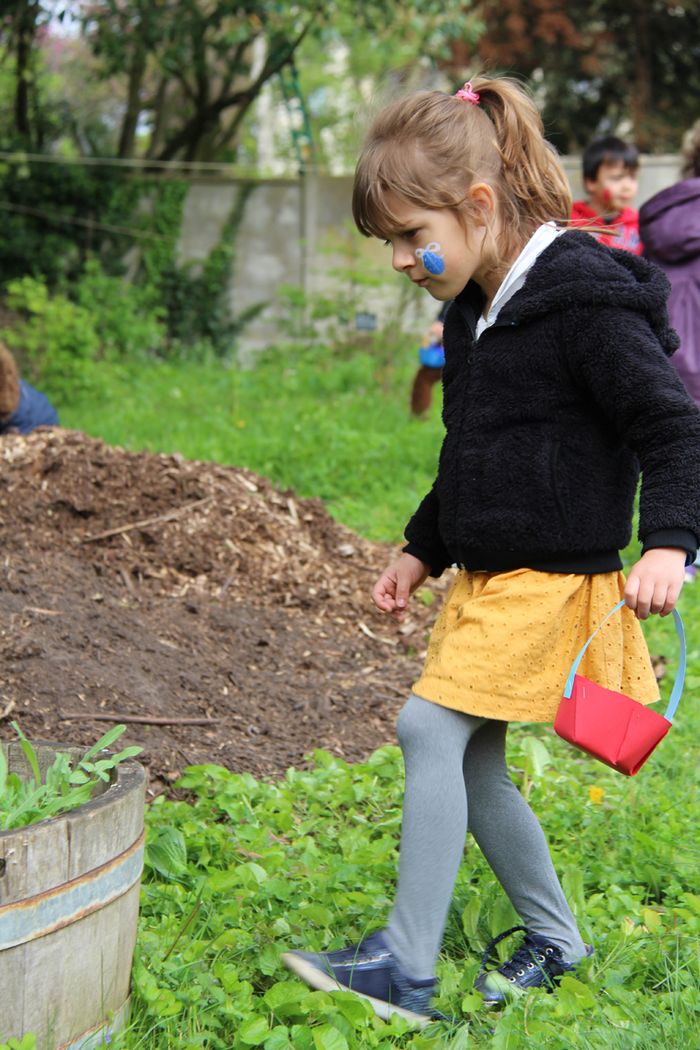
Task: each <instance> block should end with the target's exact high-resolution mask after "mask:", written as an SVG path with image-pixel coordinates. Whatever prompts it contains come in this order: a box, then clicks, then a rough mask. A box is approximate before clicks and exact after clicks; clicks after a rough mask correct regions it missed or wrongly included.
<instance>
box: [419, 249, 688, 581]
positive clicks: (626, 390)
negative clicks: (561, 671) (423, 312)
mask: <svg viewBox="0 0 700 1050" xmlns="http://www.w3.org/2000/svg"><path fill="white" fill-rule="evenodd" d="M668 292H669V285H668V282H667V281H666V278H665V276H664V274H663V273H662V272H661V270H659V269H658V268H657V267H655V266H653V265H652V264H650V263H648V262H647V261H646V260H644V259H642V258H640V257H638V256H635V255H631V254H630V253H629V252H624V251H619V250H616V249H609V248H606V247H604V246H603V245H601V244H599V243H598V242H597V241H596V240H595V239H594V238H593V237H591V236H590V234H588V233H583V232H579V231H567V232H566V233H565V234H563V235H562V236H561V237H558V238H557V239H556V240H555V241H554V242H553V243H552V244H551V245H549V247H547V248H546V249H545V250H544V251H543V252H542V254H541V255H540V256H539V258H538V259H537V260H536V262H535V264H534V266H533V267H532V269H531V270H530V272H529V274H528V276H527V280H526V282H525V284H524V285H523V287H522V288H521V289H520V290H519V291H518V292H516V294H515V295H514V296H513V297H512V298H511V299H510V300H509V301H508V302H507V303H506V304H505V305H504V307H503V309H502V310H501V312H500V314H499V315H498V319H497V320H496V323H495V324H494V325H493V326H491V327H490V328H487V329H486V330H485V331H484V332H483V333H482V334H481V336H480V337H479V339H475V330H476V322H477V319H478V317H479V315H480V313H481V310H482V308H483V303H484V296H483V293H482V292H481V289H480V288H479V287H478V285H476V284H475V283H474V282H471V281H470V282H469V284H468V285H467V286H466V288H465V289H464V290H463V291H462V292H461V293H460V295H459V296H458V297H457V298H456V299H455V301H454V303H453V305H452V306H451V307H450V309H449V311H448V314H447V318H446V321H445V331H444V336H443V342H444V347H445V369H444V372H443V391H444V400H443V421H444V424H445V429H446V434H445V438H444V441H443V445H442V450H441V453H440V462H439V468H438V474H437V478H436V480H435V482H434V484H433V487H432V490H431V491H430V492H429V493H428V495H427V496H426V497H425V499H424V500H423V501H422V503H421V504H420V506H419V507H418V510H417V511H416V513H415V514H414V515H413V517H412V518H411V520H410V522H409V523H408V526H407V527H406V539H407V540H408V544H407V546H406V547H405V548H404V550H406V551H408V552H409V553H410V554H414V555H416V557H418V558H420V559H421V560H422V561H424V562H425V563H426V564H427V565H430V567H431V572H432V575H434V576H439V575H440V573H441V572H442V571H443V570H444V569H445V568H446V567H447V566H448V565H451V564H452V563H453V562H457V563H458V564H460V565H462V566H463V567H464V568H467V569H473V570H478V569H481V570H487V571H491V572H499V571H505V570H509V569H515V568H523V567H527V568H532V569H540V570H543V571H548V572H567V573H568V572H573V573H594V572H609V571H612V570H614V569H619V568H620V567H621V565H622V563H621V561H620V556H619V550H620V548H622V547H625V546H626V545H627V543H628V542H629V540H630V535H631V523H632V511H633V503H634V495H635V490H636V486H637V481H638V476H639V470H640V467H641V472H642V488H641V501H640V524H639V537H640V539H641V541H642V544H643V549H644V550H648V549H650V548H652V547H681V548H683V549H684V550H686V552H687V556H688V560H692V558H693V557H694V556H695V550H696V548H697V546H698V542H699V538H700V412H698V409H697V408H696V406H695V404H694V402H693V401H692V400H691V398H690V397H689V395H688V394H687V393H686V391H685V388H684V386H683V384H682V382H681V380H680V379H679V377H678V374H677V372H676V371H675V369H674V368H673V366H672V365H671V363H670V361H669V359H668V358H669V356H670V355H671V354H672V353H673V351H674V350H675V349H676V348H677V346H678V337H677V336H676V333H675V332H674V331H673V329H671V328H670V327H669V323H668V315H667V311H666V299H667V297H668Z"/></svg>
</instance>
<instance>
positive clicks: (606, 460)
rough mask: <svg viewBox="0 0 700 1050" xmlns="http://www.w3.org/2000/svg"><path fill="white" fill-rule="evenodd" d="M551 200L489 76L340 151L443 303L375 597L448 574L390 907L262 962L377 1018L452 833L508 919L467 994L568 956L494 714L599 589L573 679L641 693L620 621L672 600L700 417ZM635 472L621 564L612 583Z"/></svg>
mask: <svg viewBox="0 0 700 1050" xmlns="http://www.w3.org/2000/svg"><path fill="white" fill-rule="evenodd" d="M570 207H571V200H570V195H569V188H568V185H567V182H566V178H565V176H564V173H563V171H562V168H561V166H560V164H559V162H558V160H557V158H556V156H555V153H554V151H553V150H552V148H551V147H550V146H549V144H548V143H547V142H546V141H545V140H544V138H543V132H542V124H541V121H540V119H539V116H538V113H537V110H536V109H535V107H534V105H533V103H532V102H531V101H530V99H529V97H528V96H527V95H526V94H525V92H524V91H523V90H522V89H521V88H520V87H519V85H518V84H516V83H514V82H512V81H509V80H507V79H491V78H480V79H479V80H477V81H475V83H474V84H473V85H472V84H466V85H465V87H464V88H463V89H462V90H460V91H458V92H457V94H456V95H455V96H450V95H445V94H442V93H440V92H427V93H420V94H417V95H413V96H411V97H408V98H405V99H403V100H401V101H398V102H396V103H394V104H393V105H391V106H389V107H388V109H386V110H385V111H384V112H382V113H381V114H380V115H379V116H378V118H377V119H376V120H375V122H374V125H373V127H372V128H371V130H370V133H369V136H368V139H367V142H366V145H365V147H364V150H363V152H362V155H361V157H360V161H359V164H358V167H357V172H356V176H355V186H354V197H353V211H354V216H355V221H356V223H357V225H358V227H359V229H360V230H361V232H362V233H364V234H366V235H367V236H375V237H381V238H383V239H385V240H386V241H387V243H388V245H390V247H391V252H392V264H393V266H394V269H396V270H398V271H399V272H400V273H403V274H405V275H406V277H407V278H408V279H409V280H411V281H414V282H415V283H416V284H419V285H421V286H422V287H425V288H427V289H428V291H429V292H430V293H431V295H432V296H433V297H434V298H435V299H438V300H441V301H446V300H448V299H451V298H454V299H455V302H454V303H453V304H452V305H451V306H450V308H449V310H448V313H447V317H446V320H445V331H444V346H445V357H446V361H445V369H444V375H443V386H444V410H443V418H444V423H445V430H446V433H445V438H444V442H443V446H442V450H441V453H440V461H439V468H438V473H437V478H436V480H435V482H434V484H433V486H432V489H431V490H430V492H429V493H428V494H427V495H426V497H425V498H424V499H423V501H422V503H421V504H420V506H419V507H418V509H417V511H416V513H415V514H414V515H413V517H412V518H411V520H410V522H409V523H408V526H407V528H406V539H407V540H408V543H407V545H406V547H404V549H403V552H402V553H401V555H400V556H399V557H398V559H397V560H396V561H394V562H393V564H392V565H390V566H389V567H388V568H387V569H386V570H385V572H384V573H383V574H382V575H381V577H380V579H379V580H378V582H377V583H376V585H375V588H374V591H373V599H374V601H375V603H376V605H377V606H378V607H379V608H380V609H382V610H383V611H385V612H387V613H389V614H391V615H393V616H395V617H398V618H400V617H401V616H402V614H403V613H404V611H405V608H406V604H407V602H408V599H409V596H410V595H411V594H412V593H413V592H414V591H415V590H416V588H417V587H419V586H420V585H421V584H422V583H423V582H424V580H425V579H426V577H427V576H429V575H432V576H439V575H440V573H442V572H443V570H444V569H445V568H446V567H447V566H449V565H452V564H454V563H456V564H457V566H458V568H459V572H458V573H457V576H456V579H455V582H454V584H453V587H452V589H451V591H450V593H449V595H448V597H447V599H446V602H445V605H444V608H443V609H442V612H441V613H440V616H439V618H438V621H437V623H436V625H435V628H434V630H433V633H432V636H431V639H430V644H429V647H428V654H427V659H426V663H425V667H424V669H423V673H422V675H421V677H420V678H419V680H418V681H417V682H416V683H415V685H414V688H413V695H411V697H410V698H409V700H408V703H407V704H406V706H405V707H404V709H403V711H402V712H401V714H400V716H399V720H398V735H399V740H400V743H401V746H402V749H403V754H404V761H405V767H406V791H405V800H404V815H403V826H402V834H401V854H400V866H399V879H398V890H397V896H396V903H395V905H394V908H393V910H392V912H391V914H390V916H389V919H388V922H387V923H386V925H385V927H384V928H383V929H381V930H379V931H377V932H375V933H373V934H371V935H370V936H369V937H367V938H366V939H365V940H363V941H361V942H360V943H359V944H355V945H352V946H350V947H349V948H347V949H344V950H341V951H335V952H326V953H321V954H313V953H308V952H289V953H287V955H286V956H284V960H285V963H286V965H287V966H289V967H290V968H291V969H292V970H294V971H295V972H296V973H298V974H299V975H300V976H301V977H302V978H303V979H304V980H305V981H306V982H307V983H308V984H310V985H311V986H312V987H314V988H321V989H333V988H337V987H338V986H341V987H347V988H352V990H354V991H356V992H358V993H359V994H361V995H364V996H366V997H367V998H369V999H370V1000H371V1002H372V1005H373V1006H374V1008H375V1010H376V1011H377V1013H379V1014H380V1016H384V1017H388V1016H389V1015H390V1014H391V1013H392V1012H398V1013H402V1014H403V1015H405V1016H408V1017H409V1018H411V1019H413V1020H417V1021H419V1022H421V1021H426V1020H427V1019H428V1018H430V1017H431V1016H433V1011H432V1009H431V1005H430V1003H431V998H432V996H433V994H434V991H435V976H434V973H435V964H436V960H437V957H438V952H439V949H440V944H441V939H442V934H443V929H444V925H445V921H446V917H447V912H448V908H449V904H450V899H451V895H452V891H453V887H454V882H455V878H456V875H457V870H458V867H459V864H460V859H461V855H462V850H463V846H464V841H465V835H466V832H467V830H469V831H471V833H472V835H473V836H474V838H475V839H476V841H477V843H478V844H479V846H480V848H481V850H482V852H483V853H484V855H485V857H486V859H487V860H488V863H489V864H490V866H491V868H492V869H493V871H494V873H495V875H496V877H497V879H498V880H499V882H500V883H501V885H502V886H503V889H504V890H505V892H506V893H507V895H508V897H509V898H510V901H511V902H512V904H513V907H514V908H515V910H516V912H517V913H518V914H519V915H520V917H521V919H522V923H523V925H522V927H516V928H515V930H521V931H522V932H523V933H524V937H523V939H522V941H521V943H520V944H519V945H518V946H517V947H516V950H515V951H514V954H513V955H512V957H511V958H510V959H509V961H508V962H506V963H504V964H503V965H501V966H498V967H497V968H495V969H492V970H490V971H486V972H484V971H483V970H482V973H481V974H480V976H479V977H478V979H477V982H476V987H477V989H478V990H479V991H480V992H481V993H482V994H483V996H484V1000H485V1001H486V1002H487V1003H502V1002H503V1001H504V1000H505V998H506V997H507V996H508V995H512V994H515V995H517V994H521V993H522V992H524V991H525V990H526V989H529V988H532V987H536V986H539V985H545V986H551V984H552V982H553V981H556V980H557V979H558V978H559V977H560V976H561V975H562V974H564V973H566V972H567V971H569V970H572V969H573V968H574V967H575V966H576V964H577V963H578V962H579V961H580V960H582V959H583V958H584V957H585V956H587V955H590V954H591V953H592V951H593V949H592V947H591V946H589V945H586V944H584V942H583V940H582V938H581V935H580V933H579V930H578V928H577V925H576V921H575V919H574V916H573V914H572V912H571V909H570V908H569V905H568V904H567V902H566V899H565V897H564V894H563V892H562V889H561V886H560V884H559V880H558V878H557V875H556V873H555V871H554V868H553V865H552V861H551V858H550V854H549V850H548V847H547V843H546V841H545V838H544V835H543V833H542V829H541V828H540V825H539V824H538V822H537V819H536V817H535V816H534V814H533V813H532V811H531V810H530V808H529V806H528V804H527V802H526V801H525V799H524V798H523V796H522V795H521V794H520V793H519V791H518V790H517V789H516V787H515V785H514V784H513V783H512V781H511V780H510V777H509V776H508V772H507V767H506V761H505V756H504V747H505V737H506V729H507V726H508V722H511V721H516V722H518V721H528V722H551V721H552V720H553V718H554V715H555V712H556V709H557V706H558V703H559V700H560V698H561V695H562V690H563V685H564V682H565V679H566V675H567V672H568V670H569V667H570V665H571V663H572V661H573V659H574V657H575V655H576V654H577V652H578V651H579V649H580V648H581V646H582V645H583V643H584V641H585V640H586V638H587V637H588V635H589V634H590V633H591V632H592V631H593V629H594V628H595V627H596V626H597V625H598V624H599V623H600V621H601V620H602V619H603V617H604V616H605V614H606V613H607V612H608V611H609V610H610V609H611V608H612V607H613V605H615V604H616V603H617V602H618V601H619V600H620V599H621V598H622V596H623V595H624V597H625V599H626V602H627V605H626V607H625V608H624V609H623V610H622V612H621V613H618V614H616V616H615V617H613V618H612V619H611V620H610V621H609V622H608V624H607V625H606V627H605V628H604V630H603V631H601V633H600V634H599V635H598V636H597V637H596V639H595V641H594V642H593V643H592V644H591V646H590V647H589V648H588V650H587V652H586V655H585V657H584V665H582V667H581V668H580V671H581V673H582V674H585V675H586V677H588V678H591V679H593V680H594V681H596V682H598V683H600V684H601V685H604V686H606V687H607V688H609V689H615V690H619V691H620V692H626V693H630V694H632V695H634V696H635V698H637V699H638V700H640V701H642V702H644V703H652V702H653V701H655V700H656V699H658V691H657V688H656V682H655V679H654V675H653V673H652V669H651V666H650V661H649V655H648V652H647V650H646V646H645V643H644V639H643V636H642V632H641V629H640V626H639V624H638V622H637V618H639V619H645V618H646V617H647V616H648V615H649V613H650V612H653V613H661V614H662V615H666V614H668V613H669V612H670V611H671V610H672V609H673V607H674V605H675V603H676V601H677V599H678V595H679V593H680V590H681V586H682V584H683V579H684V567H685V565H686V563H690V562H692V561H693V559H694V557H695V552H696V547H697V545H698V537H700V494H699V486H698V479H700V413H698V410H697V409H696V407H695V405H694V404H693V402H692V400H691V399H690V397H689V396H688V395H687V394H686V392H685V390H684V387H683V384H682V383H681V381H680V379H679V377H678V375H677V373H676V372H675V370H674V369H673V367H672V366H671V364H670V362H669V360H668V355H670V354H671V353H672V352H673V351H674V350H675V349H676V346H677V342H678V341H677V337H676V335H675V333H674V332H673V331H672V330H671V329H670V328H669V326H668V320H667V314H666V305H665V304H666V297H667V292H668V286H667V283H666V279H665V277H664V276H663V274H662V273H661V272H660V271H659V270H657V269H656V268H655V267H653V266H652V265H650V264H649V263H647V262H646V261H645V260H643V259H641V258H639V257H637V256H634V255H631V254H629V253H627V252H623V251H613V250H610V249H608V248H606V247H604V246H603V245H601V244H599V243H598V242H597V241H596V240H595V239H594V238H593V237H591V236H590V234H588V233H584V232H581V231H578V230H567V229H565V228H560V227H558V226H557V222H558V221H562V222H563V223H565V219H566V216H568V215H569V213H570ZM640 467H641V471H642V478H643V482H642V491H641V504H640V526H639V535H640V539H641V541H642V556H641V558H640V560H639V561H638V562H637V563H636V565H634V567H633V568H632V570H631V572H630V574H629V578H628V580H627V583H626V584H625V581H624V578H623V576H622V573H621V568H622V563H621V560H620V555H619V550H620V548H622V547H624V546H625V545H626V544H627V543H628V542H629V539H630V532H631V521H632V507H633V500H634V494H635V489H636V483H637V479H638V473H639V469H640ZM635 614H636V616H635ZM515 930H514V931H507V933H511V932H515ZM502 936H505V934H504V935H502ZM499 939H500V938H499Z"/></svg>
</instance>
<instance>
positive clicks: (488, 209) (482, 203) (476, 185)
mask: <svg viewBox="0 0 700 1050" xmlns="http://www.w3.org/2000/svg"><path fill="white" fill-rule="evenodd" d="M467 196H468V197H469V199H470V200H471V202H472V203H473V204H474V205H475V206H476V208H477V211H479V212H480V213H481V214H482V215H483V217H484V222H483V225H484V226H488V225H489V224H490V223H492V222H493V220H494V219H495V217H496V209H497V204H498V201H497V198H496V193H495V190H494V188H493V186H489V184H488V182H473V183H472V184H471V186H470V187H469V191H468V193H467Z"/></svg>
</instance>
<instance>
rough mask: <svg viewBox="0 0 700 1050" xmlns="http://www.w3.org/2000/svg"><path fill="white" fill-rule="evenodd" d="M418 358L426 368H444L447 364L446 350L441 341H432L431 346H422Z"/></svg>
mask: <svg viewBox="0 0 700 1050" xmlns="http://www.w3.org/2000/svg"><path fill="white" fill-rule="evenodd" d="M418 359H419V361H420V363H421V365H422V366H423V367H424V368H443V367H444V365H445V351H444V350H443V348H442V345H441V344H440V343H431V344H430V346H422V347H421V348H420V350H419V351H418Z"/></svg>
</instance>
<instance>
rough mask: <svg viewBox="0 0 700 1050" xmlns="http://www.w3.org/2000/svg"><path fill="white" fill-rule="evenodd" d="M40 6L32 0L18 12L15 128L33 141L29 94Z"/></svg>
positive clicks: (18, 132) (27, 1) (28, 139)
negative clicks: (33, 48) (33, 46)
mask: <svg viewBox="0 0 700 1050" xmlns="http://www.w3.org/2000/svg"><path fill="white" fill-rule="evenodd" d="M38 14H39V6H38V4H36V3H33V2H32V0H26V2H24V3H22V5H21V6H20V8H19V10H18V14H17V45H16V49H15V59H16V63H17V68H16V71H15V102H14V110H15V130H16V131H17V134H18V135H19V136H20V137H21V138H23V139H26V140H27V142H31V138H32V127H31V120H30V118H29V96H30V85H31V60H32V42H33V40H34V32H35V30H36V19H37V16H38Z"/></svg>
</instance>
